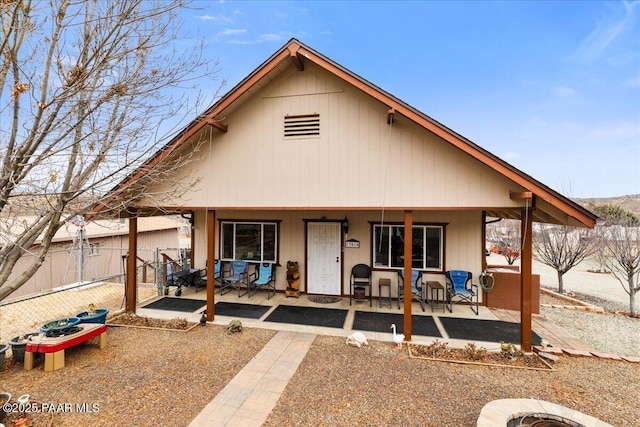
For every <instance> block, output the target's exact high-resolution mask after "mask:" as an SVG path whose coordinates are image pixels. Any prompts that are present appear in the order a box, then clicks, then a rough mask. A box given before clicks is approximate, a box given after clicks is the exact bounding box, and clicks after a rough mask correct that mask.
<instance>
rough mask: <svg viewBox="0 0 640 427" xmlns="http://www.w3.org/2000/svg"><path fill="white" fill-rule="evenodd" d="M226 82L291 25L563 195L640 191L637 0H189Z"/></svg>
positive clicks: (291, 33) (197, 30)
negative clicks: (197, 8) (406, 0)
mask: <svg viewBox="0 0 640 427" xmlns="http://www.w3.org/2000/svg"><path fill="white" fill-rule="evenodd" d="M195 5H196V6H197V7H199V8H200V9H199V10H189V11H187V12H185V13H184V14H183V18H184V20H185V24H186V25H185V29H188V31H189V33H190V35H191V36H194V37H195V36H197V35H199V36H200V37H203V38H204V39H205V42H206V45H207V47H206V51H205V54H206V55H207V56H208V57H209V58H211V59H218V60H219V61H220V71H219V77H221V78H224V79H226V80H227V84H226V86H225V87H224V88H223V92H226V91H227V90H229V89H231V88H232V87H233V86H234V85H235V84H236V83H238V82H239V81H240V80H241V79H242V78H244V77H246V75H247V74H249V73H250V72H251V71H253V70H254V69H255V68H256V67H258V66H259V65H260V64H261V63H262V62H263V61H264V60H266V59H267V58H268V57H269V56H270V55H271V54H272V53H274V52H275V51H276V50H277V49H279V48H280V47H281V46H282V45H284V44H285V43H286V42H287V41H288V40H289V39H291V38H292V37H295V38H297V39H299V40H300V41H301V42H303V43H305V44H307V45H309V46H310V47H311V48H313V49H315V50H317V51H318V52H320V53H321V54H323V55H325V56H327V57H329V58H331V59H332V60H334V61H336V62H338V63H339V64H341V65H342V66H344V67H346V68H348V69H349V70H351V71H352V72H354V73H356V74H358V75H360V76H362V77H363V78H365V79H367V80H369V81H370V82H372V83H373V84H375V85H377V86H379V87H381V88H382V89H384V90H386V91H387V92H390V93H391V94H393V95H395V96H396V97H398V98H400V99H402V100H403V101H405V102H406V103H408V104H410V105H411V106H413V107H415V108H417V109H418V110H420V111H422V112H424V113H425V114H427V115H429V116H431V117H432V118H434V119H435V120H437V121H439V122H441V123H443V124H444V125H446V126H448V127H449V128H451V129H453V130H454V131H456V132H458V133H460V134H462V135H464V136H465V137H467V138H469V139H470V140H472V141H473V142H475V143H476V144H478V145H480V146H482V147H483V148H485V149H487V150H489V151H490V152H492V153H493V154H495V155H497V156H499V157H501V158H503V159H504V160H506V161H508V162H509V163H511V164H512V165H514V166H515V167H517V168H519V169H520V170H522V171H524V172H526V173H528V174H530V175H531V176H533V177H534V178H536V179H538V180H540V181H542V182H543V183H545V184H547V185H548V186H550V187H552V188H554V189H555V190H557V191H560V192H561V193H563V194H565V195H567V196H569V197H610V196H620V195H625V194H640V1H634V2H620V1H606V2H601V1H585V2H582V1H567V2H554V1H535V2H534V1H531V2H527V1H495V2H484V1H460V2H452V1H446V2H445V1H413V2H402V1H396V2H386V1H358V2H338V1H332V2H328V1H308V2H268V1H261V2H250V1H223V2H220V1H198V2H196V3H195Z"/></svg>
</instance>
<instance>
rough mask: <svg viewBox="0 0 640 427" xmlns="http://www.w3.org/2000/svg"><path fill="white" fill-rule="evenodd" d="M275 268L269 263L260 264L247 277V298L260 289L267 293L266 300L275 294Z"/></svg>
mask: <svg viewBox="0 0 640 427" xmlns="http://www.w3.org/2000/svg"><path fill="white" fill-rule="evenodd" d="M275 270H276V266H275V264H273V263H271V262H261V263H260V265H258V267H257V268H256V269H255V271H254V272H253V273H251V274H250V275H249V298H251V295H254V294H255V293H256V292H258V291H259V290H260V289H262V290H265V291H267V299H268V300H269V299H271V297H272V296H274V295H275V294H276V274H275Z"/></svg>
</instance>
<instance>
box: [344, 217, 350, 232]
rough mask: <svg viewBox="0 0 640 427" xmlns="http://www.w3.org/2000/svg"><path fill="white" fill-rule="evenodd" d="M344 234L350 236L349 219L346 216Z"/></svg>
mask: <svg viewBox="0 0 640 427" xmlns="http://www.w3.org/2000/svg"><path fill="white" fill-rule="evenodd" d="M342 232H343V233H344V234H349V220H348V219H347V217H346V216H345V217H344V219H343V220H342Z"/></svg>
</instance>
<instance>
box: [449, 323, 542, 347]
mask: <svg viewBox="0 0 640 427" xmlns="http://www.w3.org/2000/svg"><path fill="white" fill-rule="evenodd" d="M440 321H441V322H442V326H444V329H445V331H447V333H448V334H449V337H450V338H454V339H461V340H469V341H489V342H500V341H504V342H505V343H515V344H517V343H520V324H519V323H513V322H503V321H501V320H480V319H461V318H457V317H440ZM532 340H533V342H534V343H535V344H536V345H537V344H539V343H540V336H539V335H538V334H536V333H535V332H533V333H532Z"/></svg>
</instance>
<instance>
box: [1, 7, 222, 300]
mask: <svg viewBox="0 0 640 427" xmlns="http://www.w3.org/2000/svg"><path fill="white" fill-rule="evenodd" d="M187 6H188V5H186V4H185V2H184V1H181V0H176V1H170V2H169V1H164V0H158V1H154V0H83V1H71V0H60V1H52V2H37V3H36V2H32V1H30V0H17V1H10V2H6V1H2V2H0V20H1V22H2V35H1V37H0V55H1V56H0V59H1V61H0V123H2V128H1V129H0V167H1V169H0V217H1V218H2V219H1V221H0V300H2V299H4V298H6V297H7V296H8V295H10V294H11V293H12V292H13V291H15V290H16V289H18V288H19V287H20V286H22V285H23V284H24V283H25V282H26V281H27V280H28V279H29V278H30V277H31V276H33V274H34V273H35V272H36V271H37V269H38V268H39V267H40V265H41V264H42V262H43V260H44V258H45V255H46V253H47V251H48V250H49V248H50V245H51V241H52V239H53V237H54V235H55V233H56V231H57V230H58V229H59V228H60V227H61V226H62V225H63V224H64V223H65V221H67V220H68V219H69V218H71V217H74V216H76V215H78V214H83V213H86V212H87V211H88V210H89V209H90V208H91V207H92V206H93V205H95V204H96V203H97V202H98V201H100V202H101V203H106V202H103V201H101V200H100V197H101V196H102V195H103V194H105V193H106V190H109V189H111V188H112V187H113V186H114V184H115V183H116V182H118V181H120V180H121V179H123V178H124V177H125V176H127V174H130V173H131V172H132V171H133V170H134V168H136V167H139V166H140V164H141V161H142V160H144V159H146V158H147V157H149V156H150V154H151V153H154V152H157V151H158V150H159V148H160V147H162V146H163V144H166V142H165V141H166V138H167V137H168V136H169V133H170V131H169V129H168V128H167V129H166V130H159V129H158V127H160V126H161V124H163V123H167V121H169V120H170V119H174V125H175V126H177V125H178V120H175V119H176V117H186V116H188V115H192V113H193V111H194V109H197V108H198V102H190V103H188V102H187V98H186V93H187V92H186V89H189V87H188V86H186V85H187V84H189V82H190V81H192V80H193V79H195V78H198V77H207V78H211V79H213V80H215V75H216V71H215V66H216V65H217V64H215V63H213V64H212V63H210V62H209V61H207V60H205V59H203V58H202V57H201V52H202V46H201V44H199V43H195V44H194V43H191V44H190V45H189V46H186V45H185V44H184V43H183V44H182V45H178V43H180V38H179V36H178V35H179V34H180V31H181V28H180V26H179V24H180V22H181V21H180V17H179V12H180V11H181V10H184V9H185V8H186V7H187ZM211 66H213V68H212V67H211ZM194 86H195V82H192V83H191V89H194ZM162 134H165V136H164V138H165V140H163V136H160V135H162ZM191 148H192V149H194V148H197V147H194V146H192V147H191ZM169 149H171V147H169V146H167V145H165V150H169ZM189 156H190V154H189V151H188V150H187V151H185V153H184V154H182V155H176V156H173V157H172V159H173V160H172V161H168V160H166V161H162V162H154V163H153V166H150V167H148V168H146V169H145V172H146V176H145V179H142V180H137V181H136V184H135V186H131V187H130V188H126V189H125V191H122V192H120V193H119V197H118V198H112V199H109V203H117V205H116V206H114V205H108V206H105V210H109V209H119V208H121V207H122V206H124V204H126V203H127V202H130V201H131V200H132V199H134V198H135V197H141V196H142V195H145V191H144V186H145V185H147V184H148V183H150V182H156V183H157V181H158V180H160V179H163V178H166V177H167V176H168V175H169V174H170V171H171V170H175V168H177V167H179V166H180V164H183V163H184V162H185V161H186V160H188V157H189ZM182 190H183V189H180V188H177V187H172V188H171V190H168V191H167V193H171V192H180V191H182ZM146 196H149V195H148V194H147V195H146ZM167 196H168V195H167ZM154 197H157V198H160V197H161V196H160V195H155V196H154ZM36 242H37V243H38V245H37V246H34V243H36ZM25 251H30V252H31V253H33V254H35V255H36V256H35V257H34V262H33V263H31V264H30V265H29V266H28V267H27V268H26V269H25V270H24V271H20V272H15V273H16V274H12V272H13V269H14V266H15V265H16V262H17V260H18V259H20V257H21V256H22V255H23V254H24V253H25Z"/></svg>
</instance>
